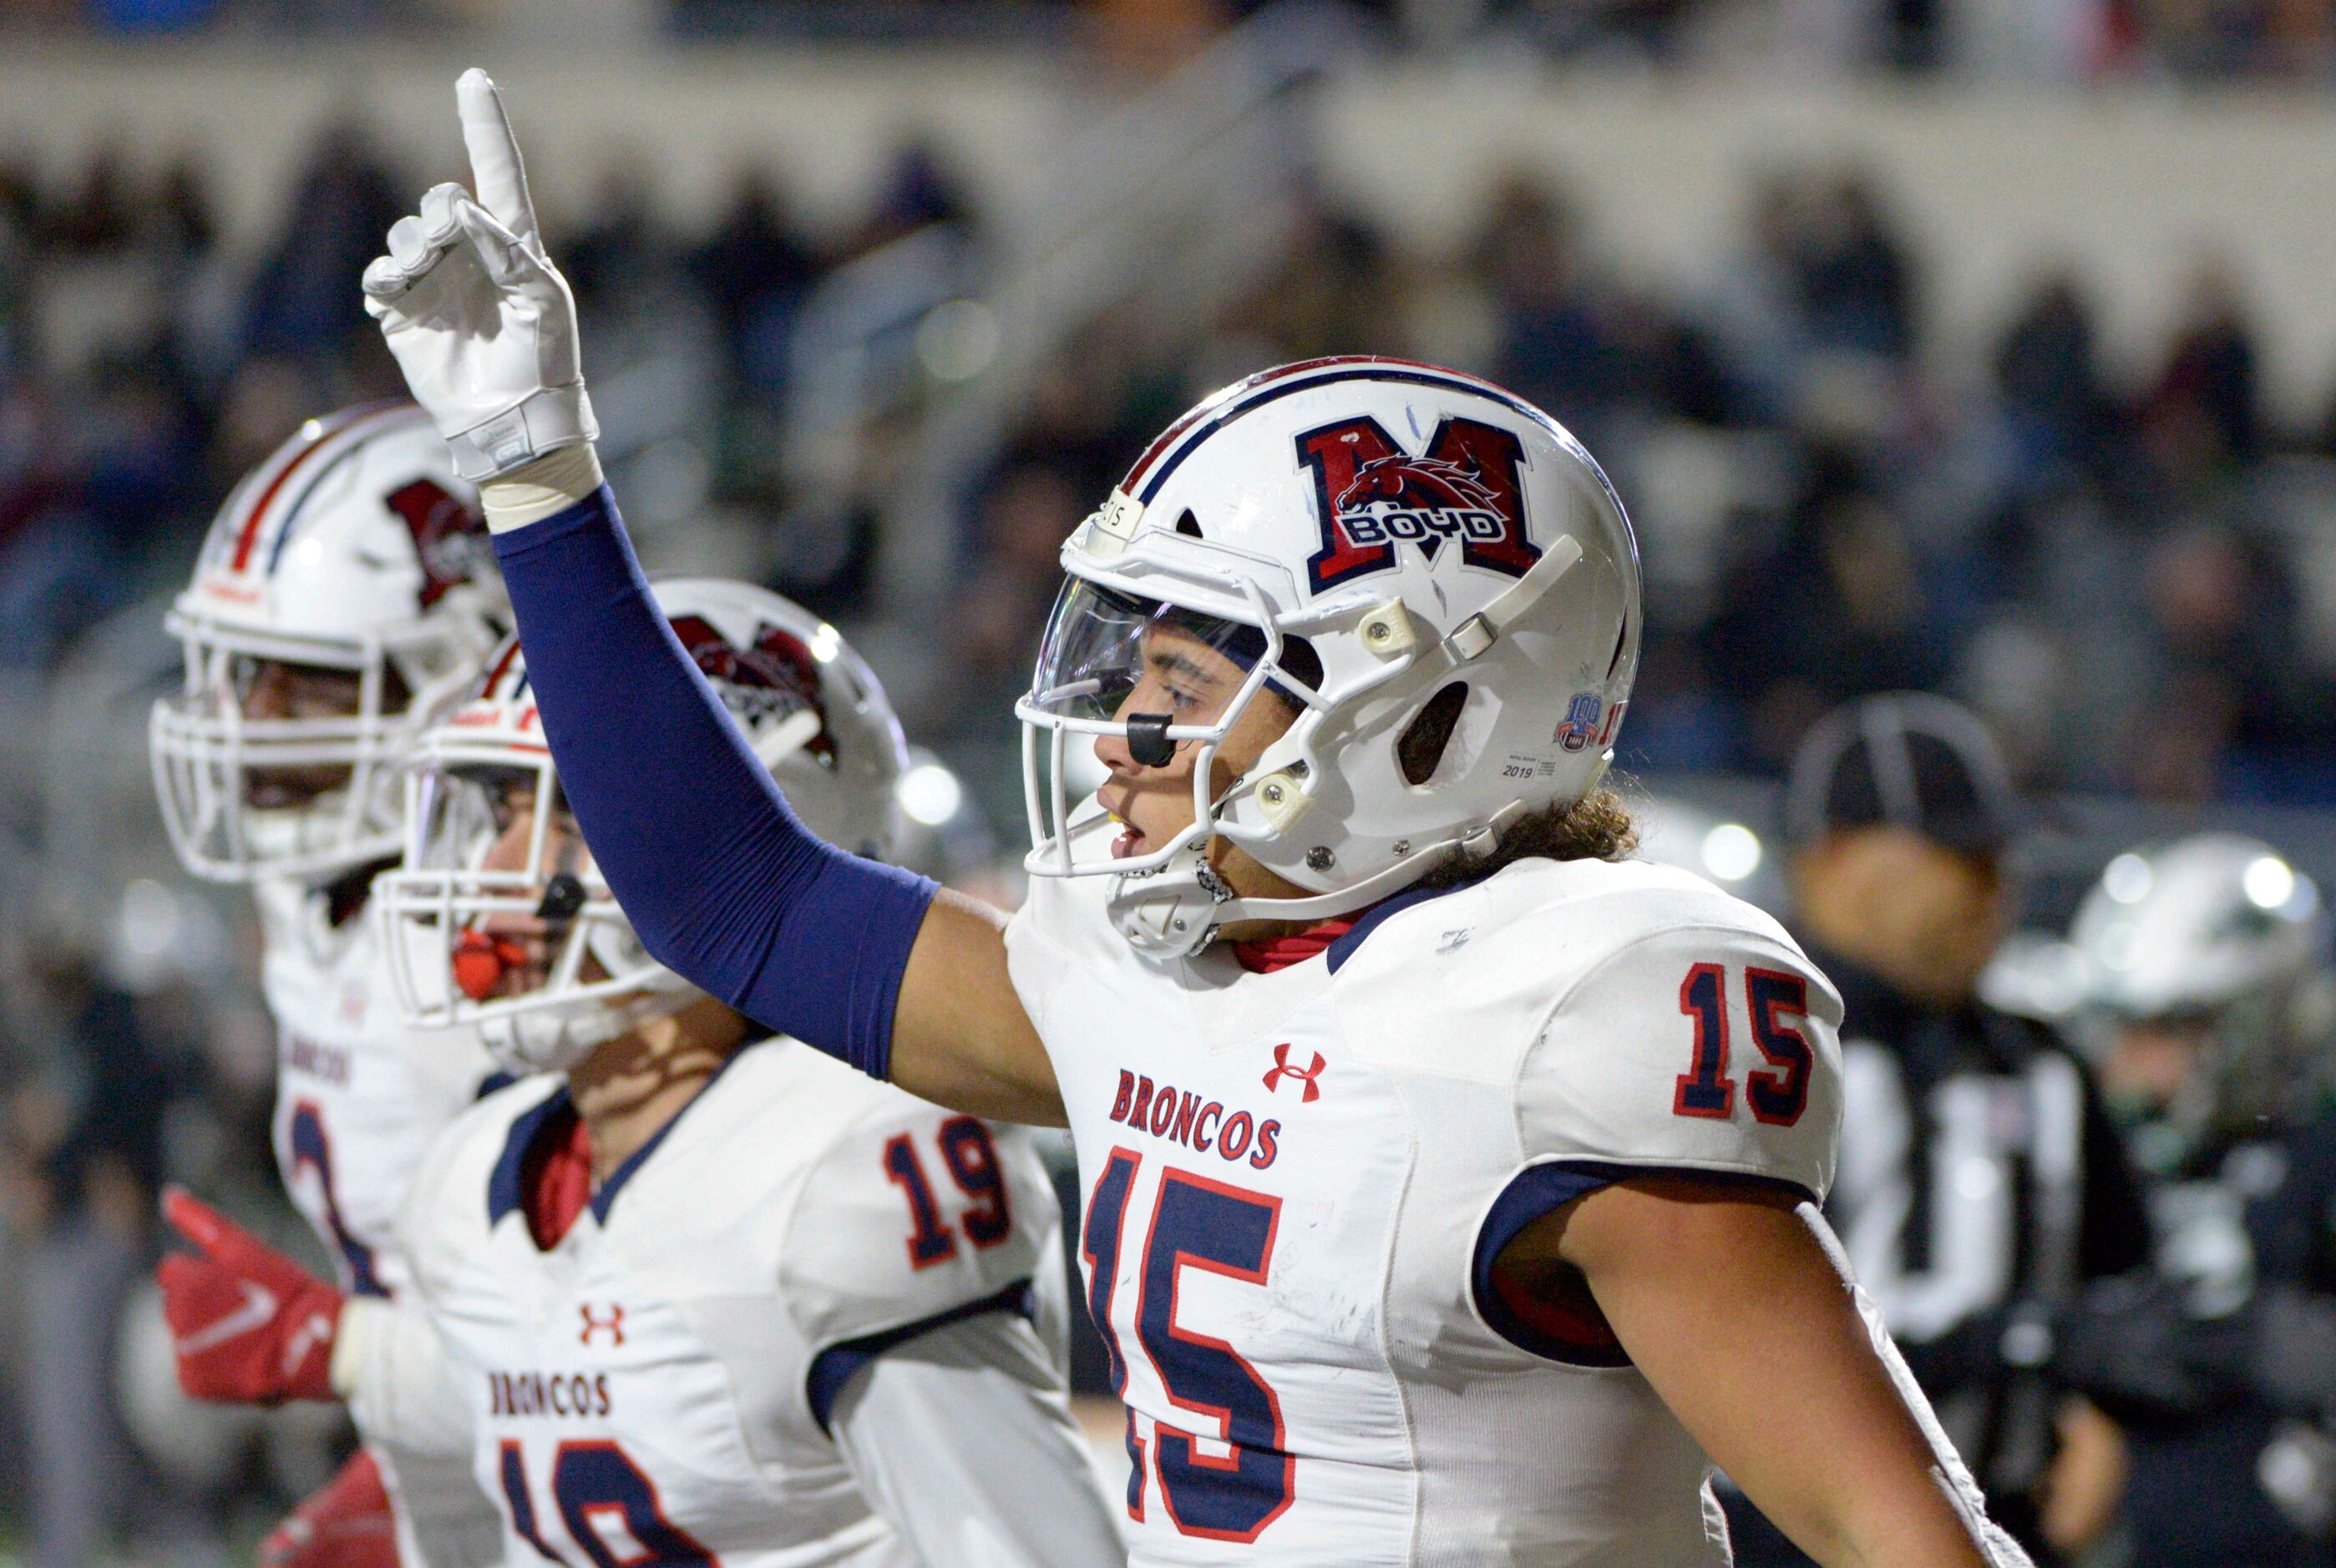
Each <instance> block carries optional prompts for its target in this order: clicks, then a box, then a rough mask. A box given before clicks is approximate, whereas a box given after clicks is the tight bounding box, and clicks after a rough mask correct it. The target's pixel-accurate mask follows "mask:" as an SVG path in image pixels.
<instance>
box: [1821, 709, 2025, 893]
mask: <svg viewBox="0 0 2336 1568" xmlns="http://www.w3.org/2000/svg"><path fill="white" fill-rule="evenodd" d="M2026 820H2027V818H2026V814H2025V812H2024V811H2023V810H2022V808H2021V807H2020V799H2019V797H2018V796H2017V795H2015V794H2014V793H2013V792H2012V788H2011V774H2010V770H2009V769H2006V768H2005V767H2004V764H2003V754H2002V753H2001V752H2000V751H1999V750H1996V746H1995V741H1994V740H1993V739H1992V738H1991V737H1990V735H1989V734H1988V732H1987V727H1986V726H1985V725H1983V724H1981V722H1980V721H1979V720H1978V719H1977V718H1976V717H1975V716H1974V715H1973V714H1972V713H1971V711H1970V710H1969V709H1967V708H1964V707H1962V706H1961V704H1959V703H1955V702H1949V701H1948V700H1947V699H1946V698H1944V697H1936V696H1932V695H1931V694H1930V693H1928V692H1893V693H1891V694H1889V695H1887V696H1881V697H1865V698H1861V699H1859V700H1858V701H1857V702H1847V703H1844V704H1843V705H1842V706H1840V707H1838V708H1835V710H1834V711H1832V712H1830V713H1828V714H1826V715H1825V717H1824V718H1823V719H1821V720H1819V721H1817V722H1816V724H1815V727H1814V728H1812V729H1811V730H1810V731H1809V732H1808V734H1807V735H1806V737H1805V738H1804V739H1803V740H1802V741H1801V745H1800V750H1798V751H1796V752H1795V753H1794V756H1793V771H1792V776H1791V778H1790V779H1787V780H1786V785H1785V837H1786V839H1787V840H1788V841H1789V842H1791V843H1794V844H1808V843H1812V842H1814V841H1815V840H1816V839H1818V838H1821V837H1825V835H1826V834H1827V833H1831V832H1834V831H1835V830H1837V829H1840V828H1864V827H1870V826H1873V825H1875V824H1888V825H1892V826H1895V827H1900V828H1913V830H1914V831H1915V832H1917V833H1920V834H1921V835H1922V837H1925V838H1928V839H1930V840H1931V841H1932V843H1935V844H1940V845H1943V846H1944V847H1947V848H1949V849H1952V850H1955V851H1957V852H1958V853H1961V854H1964V855H1971V856H1978V857H1982V858H1993V857H1997V856H2000V855H2001V854H2003V852H2004V851H2005V850H2007V849H2009V848H2010V847H2011V845H2012V843H2013V841H2014V840H2015V839H2017V838H2018V837H2020V832H2021V830H2022V828H2024V827H2025V826H2026Z"/></svg>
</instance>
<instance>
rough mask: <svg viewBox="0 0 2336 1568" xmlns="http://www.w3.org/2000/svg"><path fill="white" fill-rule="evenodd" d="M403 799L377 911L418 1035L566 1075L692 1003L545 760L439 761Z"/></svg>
mask: <svg viewBox="0 0 2336 1568" xmlns="http://www.w3.org/2000/svg"><path fill="white" fill-rule="evenodd" d="M408 789H409V791H410V794H409V799H408V807H407V822H408V843H407V849H406V854H407V860H406V864H405V865H404V866H402V867H400V868H398V869H396V870H394V871H392V872H389V873H387V874H386V875H384V876H383V878H382V879H381V882H380V884H379V891H378V897H379V899H380V902H381V915H380V918H381V921H382V930H383V933H384V944H385V946H386V947H387V949H388V953H389V959H390V972H391V974H392V976H393V978H394V982H395V984H396V986H397V990H398V1002H399V1007H400V1011H402V1012H403V1013H404V1015H405V1017H406V1018H407V1019H408V1020H409V1021H412V1022H414V1024H416V1025H418V1026H420V1027H423V1028H449V1027H458V1026H459V1027H467V1028H471V1029H473V1030H475V1031H477V1033H478V1035H479V1038H480V1039H481V1040H482V1042H483V1043H484V1044H485V1046H486V1048H487V1050H488V1051H489V1053H490V1054H491V1055H492V1057H493V1058H494V1060H495V1061H496V1063H497V1064H498V1065H499V1066H501V1067H502V1068H504V1069H505V1070H508V1071H511V1072H517V1073H530V1072H560V1071H565V1070H568V1069H569V1068H572V1067H575V1066H577V1065H578V1064H579V1063H581V1062H582V1061H583V1060H585V1059H586V1058H588V1057H589V1056H590V1055H591V1054H592V1052H593V1050H595V1049H597V1048H598V1047H599V1046H600V1045H601V1044H603V1043H604V1042H606V1041H608V1040H615V1039H617V1038H618V1037H620V1036H622V1035H624V1034H627V1033H628V1032H630V1031H632V1030H634V1029H636V1028H638V1027H639V1026H640V1025H641V1024H643V1023H645V1022H647V1021H650V1020H652V1019H656V1018H660V1017H665V1016H667V1015H669V1014H671V1013H674V1012H677V1011H680V1010H681V1009H682V1008H683V1007H685V1006H686V1005H688V1003H689V1002H691V1001H692V1000H694V999H695V997H696V994H697V993H696V992H695V991H694V990H693V989H692V988H691V987H690V986H689V985H688V983H687V982H685V981H683V980H682V979H681V977H680V976H678V975H676V974H675V973H673V972H672V971H671V970H668V969H667V968H666V967H665V966H664V965H662V964H660V963H657V961H656V960H655V959H653V958H651V957H650V956H649V955H648V953H647V950H646V949H644V948H643V947H642V946H641V944H640V942H639V939H638V937H636V936H635V935H634V934H633V928H632V925H631V924H630V923H629V922H628V921H627V920H626V918H625V915H624V912H623V911H622V910H621V909H619V908H618V906H617V901H616V899H615V898H614V897H613V896H612V895H610V894H609V892H608V884H607V883H606V882H605V881H604V880H603V879H602V878H601V876H600V874H599V868H598V867H597V866H595V865H594V864H593V862H592V858H591V853H590V851H589V849H588V848H587V847H585V844H584V839H583V836H582V835H581V834H580V833H579V831H578V830H577V828H576V825H575V820H574V818H572V817H571V816H570V815H569V810H568V808H567V805H566V802H565V801H564V800H563V799H561V796H560V783H559V779H558V777H557V776H556V775H555V774H554V773H553V771H552V766H551V759H550V755H549V754H548V753H540V754H538V755H535V756H532V757H529V756H525V755H523V754H514V753H513V752H512V751H511V750H507V749H502V748H495V747H483V748H479V749H476V750H468V751H466V750H465V749H464V748H463V747H462V745H461V743H460V742H459V740H457V741H454V742H452V743H448V744H441V745H436V746H433V747H432V748H431V750H430V752H429V754H428V755H427V756H426V757H425V759H424V760H423V762H422V763H421V765H419V766H418V767H417V768H415V769H414V772H413V774H412V776H411V779H410V781H409V784H408Z"/></svg>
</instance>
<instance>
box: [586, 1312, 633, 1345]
mask: <svg viewBox="0 0 2336 1568" xmlns="http://www.w3.org/2000/svg"><path fill="white" fill-rule="evenodd" d="M576 1310H577V1312H579V1313H581V1314H582V1315H583V1319H584V1329H583V1331H582V1332H581V1333H579V1334H578V1335H577V1336H576V1342H577V1343H578V1344H579V1345H589V1344H590V1343H591V1342H592V1336H593V1335H595V1334H606V1335H608V1342H609V1343H610V1344H612V1345H621V1344H623V1343H624V1342H625V1309H624V1308H623V1307H621V1306H619V1305H618V1304H617V1303H616V1302H609V1303H608V1316H607V1317H605V1318H596V1317H594V1316H593V1315H592V1309H591V1308H590V1307H589V1305H581V1304H579V1306H578V1307H577V1309H576Z"/></svg>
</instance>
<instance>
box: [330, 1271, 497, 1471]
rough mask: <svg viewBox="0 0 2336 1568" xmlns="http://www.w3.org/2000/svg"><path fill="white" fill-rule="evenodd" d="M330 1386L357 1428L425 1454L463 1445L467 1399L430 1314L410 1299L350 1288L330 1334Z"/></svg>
mask: <svg viewBox="0 0 2336 1568" xmlns="http://www.w3.org/2000/svg"><path fill="white" fill-rule="evenodd" d="M332 1373H333V1391H334V1392H335V1393H336V1394H338V1395H340V1396H341V1398H342V1399H346V1400H347V1401H348V1407H349V1417H350V1418H351V1419H352V1420H354V1421H355V1423H356V1426H357V1430H358V1431H360V1432H362V1433H364V1434H365V1436H366V1437H369V1438H371V1439H373V1440H375V1441H376V1442H385V1443H389V1444H393V1445H394V1446H395V1447H400V1448H406V1449H410V1450H412V1451H414V1453H418V1454H426V1455H429V1456H430V1457H433V1458H440V1459H462V1458H467V1457H469V1456H470V1453H471V1441H472V1437H471V1424H472V1416H471V1405H470V1401H469V1399H466V1398H465V1397H464V1394H463V1389H462V1379H461V1377H460V1375H459V1373H458V1371H457V1370H456V1368H455V1365H454V1363H453V1359H452V1358H451V1357H449V1356H448V1355H447V1353H446V1348H445V1344H444V1341H442V1340H440V1339H439V1337H438V1331H437V1329H436V1327H435V1326H434V1325H433V1323H432V1322H431V1321H430V1314H429V1312H428V1311H427V1309H425V1308H424V1307H423V1305H422V1304H421V1303H420V1302H417V1301H414V1300H412V1299H410V1298H409V1299H404V1300H399V1301H394V1302H393V1301H388V1300H385V1299H382V1298H378V1297H372V1296H352V1297H351V1298H349V1301H348V1302H347V1303H346V1305H345V1306H343V1307H342V1309H341V1321H340V1327H339V1329H338V1331H336V1333H335V1335H334V1339H333V1362H332Z"/></svg>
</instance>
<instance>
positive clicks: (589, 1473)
mask: <svg viewBox="0 0 2336 1568" xmlns="http://www.w3.org/2000/svg"><path fill="white" fill-rule="evenodd" d="M551 1495H553V1496H554V1497H556V1498H558V1499H559V1501H560V1520H561V1522H562V1523H564V1524H566V1525H567V1526H568V1534H569V1535H570V1536H572V1537H573V1538H574V1539H575V1542H576V1544H578V1545H579V1546H581V1547H582V1548H584V1555H585V1556H587V1557H589V1558H590V1559H591V1560H592V1568H639V1565H640V1564H643V1563H656V1564H657V1568H696V1565H698V1564H706V1565H708V1568H721V1564H720V1562H719V1561H718V1560H717V1559H716V1558H715V1555H714V1553H711V1552H708V1551H707V1550H706V1548H705V1547H703V1546H701V1545H699V1544H697V1543H696V1540H694V1539H692V1538H691V1536H690V1534H689V1533H688V1532H687V1531H686V1530H684V1529H683V1528H682V1527H681V1526H680V1525H678V1524H675V1523H673V1521H671V1520H670V1519H667V1517H666V1516H665V1505H664V1503H662V1502H661V1501H659V1500H658V1497H657V1487H656V1486H655V1485H654V1484H652V1483H651V1482H650V1480H649V1478H648V1477H647V1476H644V1475H642V1474H641V1472H640V1467H639V1466H637V1465H635V1464H634V1463H633V1462H632V1460H631V1459H629V1458H628V1457H626V1455H625V1451H624V1450H623V1449H622V1448H619V1447H617V1445H616V1444H614V1443H611V1442H608V1441H607V1440H605V1439H583V1438H578V1439H571V1440H569V1441H568V1442H564V1443H562V1444H560V1451H559V1452H558V1453H557V1454H556V1455H555V1456H553V1457H552V1461H551ZM610 1525H616V1526H618V1527H620V1528H621V1529H622V1530H623V1531H624V1534H625V1535H627V1536H629V1537H631V1539H632V1540H633V1541H635V1542H638V1543H639V1544H640V1546H641V1547H642V1549H643V1550H642V1552H640V1553H634V1552H630V1551H628V1553H626V1554H625V1555H624V1556H621V1557H619V1556H618V1555H617V1553H614V1552H613V1551H611V1550H610V1549H609V1547H608V1539H607V1535H606V1534H604V1532H606V1531H607V1530H608V1526H610ZM619 1538H620V1539H621V1538H622V1537H619Z"/></svg>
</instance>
